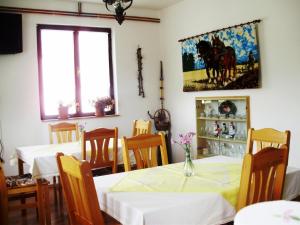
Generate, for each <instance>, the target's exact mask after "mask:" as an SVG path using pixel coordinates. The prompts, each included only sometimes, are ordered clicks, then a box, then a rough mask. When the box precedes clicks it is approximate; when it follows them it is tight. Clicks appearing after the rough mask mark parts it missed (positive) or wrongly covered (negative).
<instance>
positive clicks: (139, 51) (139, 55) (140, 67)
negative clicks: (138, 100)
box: [136, 47, 145, 98]
mask: <svg viewBox="0 0 300 225" xmlns="http://www.w3.org/2000/svg"><path fill="white" fill-rule="evenodd" d="M136 57H137V63H138V82H139V85H138V87H139V96H142V97H143V98H145V92H144V86H143V74H142V70H143V63H142V59H143V56H142V48H141V47H138V48H137V50H136Z"/></svg>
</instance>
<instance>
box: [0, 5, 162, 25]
mask: <svg viewBox="0 0 300 225" xmlns="http://www.w3.org/2000/svg"><path fill="white" fill-rule="evenodd" d="M0 11H2V12H12V13H34V14H46V15H57V16H79V17H93V18H103V19H115V16H114V15H112V14H102V13H84V12H81V10H78V12H72V11H61V10H49V9H32V8H18V7H3V6H0ZM125 20H133V21H141V22H150V23H160V19H158V18H151V17H140V16H125Z"/></svg>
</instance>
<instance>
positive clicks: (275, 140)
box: [246, 128, 291, 154]
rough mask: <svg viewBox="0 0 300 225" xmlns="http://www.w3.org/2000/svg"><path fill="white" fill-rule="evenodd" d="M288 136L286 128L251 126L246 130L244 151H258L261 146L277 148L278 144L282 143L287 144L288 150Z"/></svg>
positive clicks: (289, 134) (288, 132)
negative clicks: (246, 137) (246, 136)
mask: <svg viewBox="0 0 300 225" xmlns="http://www.w3.org/2000/svg"><path fill="white" fill-rule="evenodd" d="M290 136H291V133H290V131H288V130H286V131H278V130H275V129H272V128H264V129H260V130H254V129H253V128H250V129H249V130H248V140H247V148H246V153H252V154H253V153H256V152H259V151H260V150H261V149H262V148H265V147H275V148H279V146H280V145H283V144H285V145H286V146H287V148H288V151H289V147H290ZM254 147H255V148H254ZM253 148H254V149H253ZM255 150H256V151H255Z"/></svg>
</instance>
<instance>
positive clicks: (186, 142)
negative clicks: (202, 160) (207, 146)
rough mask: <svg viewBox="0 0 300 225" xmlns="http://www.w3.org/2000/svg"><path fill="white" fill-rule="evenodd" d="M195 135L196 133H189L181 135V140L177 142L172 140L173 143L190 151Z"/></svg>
mask: <svg viewBox="0 0 300 225" xmlns="http://www.w3.org/2000/svg"><path fill="white" fill-rule="evenodd" d="M194 135H195V133H194V132H188V133H187V134H179V135H178V136H179V140H178V141H176V140H173V139H172V143H173V144H178V145H180V146H181V147H182V148H183V149H184V150H185V151H190V150H191V144H192V139H193V136H194Z"/></svg>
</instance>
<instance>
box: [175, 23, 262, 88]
mask: <svg viewBox="0 0 300 225" xmlns="http://www.w3.org/2000/svg"><path fill="white" fill-rule="evenodd" d="M259 22H260V20H255V21H252V22H248V23H244V24H239V25H235V26H232V27H228V28H223V29H220V30H215V31H212V32H208V33H205V34H201V35H197V36H194V37H190V38H186V39H182V40H179V42H181V46H182V52H181V53H182V65H183V91H184V92H189V91H202V90H228V89H246V88H258V87H259V83H260V77H259V71H260V69H259V68H260V65H259V51H258V41H257V36H256V24H257V23H259Z"/></svg>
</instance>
